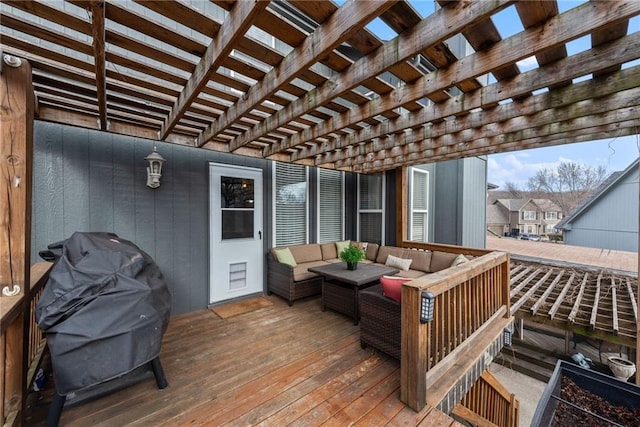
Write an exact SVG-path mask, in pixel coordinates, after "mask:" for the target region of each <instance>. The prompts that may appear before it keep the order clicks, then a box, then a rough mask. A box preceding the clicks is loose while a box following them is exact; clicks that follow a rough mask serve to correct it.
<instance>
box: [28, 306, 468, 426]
mask: <svg viewBox="0 0 640 427" xmlns="http://www.w3.org/2000/svg"><path fill="white" fill-rule="evenodd" d="M265 298H267V299H268V300H269V301H271V302H272V305H270V306H268V307H265V308H261V309H258V310H256V311H253V312H250V313H246V314H242V315H239V316H235V317H231V318H228V319H221V318H219V317H218V316H217V315H216V314H214V313H213V312H211V311H209V310H204V311H198V312H195V313H191V314H188V315H182V316H177V317H174V318H172V320H171V322H170V324H169V328H168V331H167V333H166V334H165V338H164V343H163V348H162V353H161V356H160V357H161V361H162V365H163V367H164V370H165V374H166V376H167V379H168V381H169V387H168V388H167V389H165V390H158V389H157V387H156V384H155V381H154V380H153V379H150V380H146V381H144V382H142V383H138V384H136V385H133V386H131V387H128V388H126V389H123V390H121V391H118V392H115V393H112V394H110V395H107V396H104V397H102V398H100V399H97V400H94V401H90V402H86V403H83V404H80V405H77V406H75V407H71V408H65V410H64V412H63V413H62V418H61V423H60V425H62V426H87V425H92V426H114V425H144V426H150V425H153V426H155V425H171V426H176V425H215V426H222V425H232V426H245V425H264V426H281V425H297V426H316V425H326V426H344V425H364V426H378V425H387V424H389V425H428V426H449V425H452V424H457V423H455V422H454V421H453V420H452V419H451V418H449V417H448V416H447V415H445V414H444V413H442V412H440V411H438V410H436V409H431V408H429V407H427V408H425V409H423V410H422V411H421V412H419V413H416V412H414V411H413V410H411V409H409V408H408V407H405V405H404V404H403V403H402V402H400V400H399V383H400V364H399V362H397V361H396V360H394V359H391V358H389V357H387V356H385V355H383V354H381V353H378V352H376V351H374V350H372V349H370V348H367V349H364V350H363V349H361V348H360V343H359V330H358V326H354V325H353V323H352V322H351V320H350V319H348V318H346V317H343V316H342V315H339V314H336V313H333V312H330V311H326V312H322V311H321V310H320V301H319V299H317V298H315V299H310V300H303V301H298V302H296V303H295V304H294V306H293V307H291V308H290V307H288V306H287V305H286V303H285V302H284V301H283V300H281V299H279V298H278V297H275V296H273V297H265ZM114 357H117V355H114ZM45 403H46V402H45ZM45 403H41V406H42V407H44V405H45ZM36 412H37V411H33V413H34V416H35V413H36ZM40 412H41V413H42V414H43V415H44V413H45V411H43V410H41V411H40ZM37 418H38V417H36V419H31V420H30V422H29V424H30V425H43V423H44V422H43V420H42V419H37ZM40 418H41V417H40ZM457 425H459V424H457Z"/></svg>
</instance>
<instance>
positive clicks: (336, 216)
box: [318, 169, 344, 243]
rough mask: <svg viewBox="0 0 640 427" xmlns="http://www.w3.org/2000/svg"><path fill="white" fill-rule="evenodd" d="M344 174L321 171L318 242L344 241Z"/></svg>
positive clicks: (319, 179)
mask: <svg viewBox="0 0 640 427" xmlns="http://www.w3.org/2000/svg"><path fill="white" fill-rule="evenodd" d="M343 182H344V181H343V173H342V172H339V171H333V170H328V169H320V170H319V175H318V242H319V243H325V242H335V241H337V240H343V239H344V184H343Z"/></svg>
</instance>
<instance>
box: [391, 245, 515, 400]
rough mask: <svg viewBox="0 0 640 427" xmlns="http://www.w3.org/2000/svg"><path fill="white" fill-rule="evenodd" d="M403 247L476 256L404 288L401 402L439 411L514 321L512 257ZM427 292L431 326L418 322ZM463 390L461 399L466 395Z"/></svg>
mask: <svg viewBox="0 0 640 427" xmlns="http://www.w3.org/2000/svg"><path fill="white" fill-rule="evenodd" d="M403 246H405V247H414V248H416V249H424V250H442V251H444V250H446V251H447V252H456V253H463V254H467V255H471V256H473V257H474V258H473V259H471V260H470V261H469V262H465V263H463V264H461V265H459V266H457V267H453V268H449V269H446V270H443V271H440V272H436V273H433V274H429V275H427V276H425V277H424V278H421V279H417V280H413V281H411V282H409V283H406V284H405V285H403V289H402V360H401V379H400V381H401V399H402V401H403V402H404V403H406V404H407V405H408V406H410V407H411V408H413V409H414V410H416V411H419V410H420V409H422V408H423V407H424V406H425V405H426V404H427V403H429V404H430V405H431V406H438V405H439V404H440V402H441V401H442V400H443V399H444V398H445V397H446V396H447V394H448V393H449V392H450V391H451V390H452V389H453V388H454V386H456V384H457V383H458V382H459V381H460V380H461V379H464V377H465V375H466V374H467V372H468V371H470V370H471V368H473V367H474V366H475V365H476V364H477V363H478V362H479V361H480V362H482V361H483V360H484V359H483V358H484V357H485V353H486V352H487V350H488V349H489V348H490V347H492V345H493V344H494V343H495V342H496V341H497V340H498V339H501V337H502V335H503V330H504V328H505V327H506V326H507V325H508V324H509V323H510V322H511V315H510V313H509V255H508V254H506V253H502V252H488V251H484V250H480V249H469V248H461V247H455V246H446V245H430V244H414V243H409V242H405V243H404V245H403ZM423 292H429V293H431V294H432V295H433V297H434V305H433V320H432V321H430V322H427V323H422V322H421V321H420V314H421V302H422V301H421V296H422V293H423ZM478 375H479V373H478ZM471 383H473V381H471ZM463 391H464V392H463V393H461V395H460V398H461V397H462V396H463V395H464V394H466V392H467V391H468V390H463Z"/></svg>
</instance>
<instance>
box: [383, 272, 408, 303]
mask: <svg viewBox="0 0 640 427" xmlns="http://www.w3.org/2000/svg"><path fill="white" fill-rule="evenodd" d="M410 280H411V279H405V278H404V277H392V276H382V277H381V278H380V284H381V285H382V295H384V296H385V297H387V298H391V299H392V300H394V301H398V302H402V285H403V284H404V283H407V282H409V281H410Z"/></svg>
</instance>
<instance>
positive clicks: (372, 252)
mask: <svg viewBox="0 0 640 427" xmlns="http://www.w3.org/2000/svg"><path fill="white" fill-rule="evenodd" d="M379 247H380V245H379V244H377V243H367V250H366V251H365V257H366V258H367V259H368V260H369V261H375V260H376V256H378V248H379Z"/></svg>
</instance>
